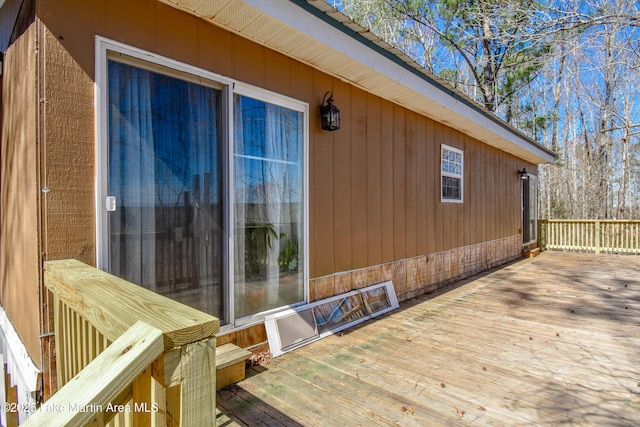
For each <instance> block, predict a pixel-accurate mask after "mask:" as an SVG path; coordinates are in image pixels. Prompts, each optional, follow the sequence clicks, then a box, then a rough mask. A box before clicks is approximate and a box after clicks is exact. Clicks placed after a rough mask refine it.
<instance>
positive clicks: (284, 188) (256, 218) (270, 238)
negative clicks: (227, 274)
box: [233, 95, 305, 318]
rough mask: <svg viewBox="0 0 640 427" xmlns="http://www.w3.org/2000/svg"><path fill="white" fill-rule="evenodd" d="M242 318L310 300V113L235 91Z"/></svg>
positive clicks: (237, 297)
mask: <svg viewBox="0 0 640 427" xmlns="http://www.w3.org/2000/svg"><path fill="white" fill-rule="evenodd" d="M234 114H235V117H234V147H233V162H234V164H233V168H234V180H233V185H234V191H233V197H234V200H233V211H234V260H235V262H234V266H233V270H234V271H233V274H234V284H233V286H234V309H235V313H234V314H235V318H240V317H243V316H248V315H251V314H256V313H259V312H263V311H266V310H270V309H274V308H277V307H283V306H287V305H292V304H296V303H300V302H302V301H304V274H303V272H304V268H303V265H302V262H303V260H304V254H303V249H304V247H305V245H304V241H303V238H304V229H303V220H304V208H303V205H304V175H303V164H304V155H303V153H304V126H303V120H304V114H303V113H302V112H300V111H295V110H291V109H288V108H285V107H282V106H278V105H274V104H271V103H268V102H265V101H261V100H257V99H253V98H250V97H247V96H242V95H235V96H234Z"/></svg>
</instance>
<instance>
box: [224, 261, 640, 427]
mask: <svg viewBox="0 0 640 427" xmlns="http://www.w3.org/2000/svg"><path fill="white" fill-rule="evenodd" d="M639 354H640V257H634V256H615V255H590V254H568V253H557V252H556V253H554V252H545V253H543V254H541V255H540V256H538V257H536V258H531V259H526V260H522V261H518V262H516V263H513V264H510V265H508V266H506V267H503V268H500V269H496V270H494V271H491V272H489V273H486V274H484V275H480V276H476V277H474V278H472V279H470V280H467V281H464V282H461V283H457V284H455V285H452V286H451V287H449V288H447V289H445V290H441V291H438V292H437V293H435V294H430V295H425V296H423V297H420V298H416V299H413V300H410V301H405V302H403V303H401V306H400V309H398V310H396V311H394V312H392V313H390V314H388V315H385V316H382V317H381V318H378V319H376V320H374V321H370V322H365V323H363V324H361V325H358V326H357V327H355V328H352V329H349V330H347V331H344V332H343V333H340V334H337V335H334V336H331V337H328V338H325V339H322V340H320V341H317V342H315V343H312V344H310V345H307V346H305V347H302V348H300V349H297V350H295V351H293V352H290V353H287V354H285V355H283V356H280V357H278V358H276V359H273V360H272V361H270V362H269V363H266V364H264V365H263V366H260V367H256V368H254V369H253V370H252V371H251V372H249V373H248V375H247V379H246V380H245V381H243V382H241V383H239V384H237V385H235V386H231V387H229V388H227V389H224V390H221V391H220V392H219V393H218V397H217V402H218V404H219V409H220V410H221V411H222V412H224V413H225V414H226V415H225V416H226V417H227V418H225V419H229V420H230V421H229V423H228V424H225V425H231V424H233V423H237V425H249V426H253V425H269V426H271V425H275V426H277V425H283V426H335V425H349V426H357V425H362V426H414V425H415V426H425V425H466V424H473V425H498V426H527V425H530V426H534V425H535V426H540V425H543V426H544V425H549V426H552V425H553V426H555V425H580V426H602V425H607V426H633V425H640V359H639V357H638V356H639Z"/></svg>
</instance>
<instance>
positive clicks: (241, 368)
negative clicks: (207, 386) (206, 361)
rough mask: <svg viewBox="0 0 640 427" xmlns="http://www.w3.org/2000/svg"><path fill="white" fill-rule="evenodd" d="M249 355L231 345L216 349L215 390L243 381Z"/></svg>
mask: <svg viewBox="0 0 640 427" xmlns="http://www.w3.org/2000/svg"><path fill="white" fill-rule="evenodd" d="M251 354H252V353H251V352H250V351H248V350H245V349H243V348H240V347H238V346H237V345H235V344H231V343H229V344H223V345H221V346H220V347H216V390H220V389H221V388H223V387H226V386H228V385H231V384H235V383H237V382H239V381H242V380H243V379H244V377H245V362H246V361H247V359H249V358H250V357H251Z"/></svg>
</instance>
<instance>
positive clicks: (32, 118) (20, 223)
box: [0, 26, 40, 364]
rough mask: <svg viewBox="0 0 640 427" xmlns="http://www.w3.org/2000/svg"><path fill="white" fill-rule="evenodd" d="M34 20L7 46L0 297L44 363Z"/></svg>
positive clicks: (34, 354)
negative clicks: (40, 330) (40, 298)
mask: <svg viewBox="0 0 640 427" xmlns="http://www.w3.org/2000/svg"><path fill="white" fill-rule="evenodd" d="M35 46H36V32H35V28H34V26H31V27H30V28H29V29H27V31H25V32H24V33H23V34H22V35H21V36H20V37H19V38H18V39H17V40H16V42H15V43H14V44H13V45H11V46H9V48H8V49H7V52H6V55H5V57H4V65H3V68H4V74H3V78H2V84H3V87H2V95H3V97H2V114H3V117H2V148H1V149H2V176H1V178H0V179H1V180H0V182H1V183H2V186H1V192H0V194H1V208H0V212H1V214H0V215H1V220H0V222H1V229H0V233H1V234H0V235H1V236H2V239H1V240H0V246H1V248H0V272H1V274H2V277H1V280H0V303H1V304H2V307H3V308H4V310H5V311H6V312H7V314H8V315H9V317H10V318H11V321H12V323H13V325H14V327H15V328H16V330H17V331H18V333H19V334H20V336H21V338H22V341H23V342H24V344H25V346H26V347H27V350H28V351H29V354H30V356H31V358H32V359H33V361H34V362H35V363H36V364H39V363H40V342H39V339H38V335H39V323H38V319H39V318H40V315H39V288H38V286H39V266H40V256H39V254H38V230H39V228H40V227H39V224H38V204H39V197H38V196H39V194H40V191H39V189H38V173H37V170H38V169H37V158H38V145H37V126H36V123H37V108H38V103H37V101H36V100H37V91H36V64H37V55H36V54H35V53H34V52H35Z"/></svg>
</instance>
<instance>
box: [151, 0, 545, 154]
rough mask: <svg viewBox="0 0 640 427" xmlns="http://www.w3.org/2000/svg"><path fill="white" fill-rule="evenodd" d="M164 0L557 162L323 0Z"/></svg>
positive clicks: (501, 143) (508, 146)
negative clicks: (343, 29)
mask: <svg viewBox="0 0 640 427" xmlns="http://www.w3.org/2000/svg"><path fill="white" fill-rule="evenodd" d="M160 1H162V2H164V3H167V4H169V5H171V6H173V7H176V8H178V9H181V10H184V11H187V12H189V13H191V14H194V15H196V16H199V17H201V18H204V19H206V20H208V21H210V22H212V23H214V24H215V25H218V26H221V27H223V28H226V29H227V30H229V31H232V32H234V33H237V34H239V35H241V36H243V37H245V38H248V39H250V40H253V41H255V42H256V43H259V44H261V45H264V46H267V47H269V48H271V49H273V50H276V51H278V52H281V53H284V54H286V55H288V56H290V57H292V58H294V59H297V60H299V61H301V62H303V63H305V64H308V65H310V66H312V67H314V68H317V69H319V70H321V71H324V72H326V73H327V74H330V75H333V76H336V77H338V78H340V79H342V80H344V81H347V82H349V83H352V84H354V85H356V86H358V87H360V88H362V89H364V90H366V91H368V92H371V93H373V94H376V95H378V96H380V97H382V98H384V99H388V100H390V101H393V102H395V103H397V104H399V105H402V106H403V107H406V108H408V109H410V110H412V111H415V112H417V113H419V114H422V115H424V116H427V117H430V118H432V119H434V120H436V121H438V122H441V123H443V124H446V125H448V126H450V127H452V128H454V129H457V130H459V131H461V132H463V133H465V134H467V135H469V136H471V137H473V138H476V139H478V140H480V141H482V142H484V143H486V144H488V145H490V146H493V147H496V148H498V149H500V150H503V151H506V152H509V153H512V154H514V155H516V156H518V157H520V158H522V159H525V160H527V161H529V162H531V163H536V164H540V163H549V162H553V161H554V155H553V153H552V152H551V151H550V150H548V149H546V148H545V147H543V146H541V145H540V144H537V143H536V142H534V141H533V140H531V139H530V138H528V137H527V136H525V135H524V134H521V133H520V132H518V131H517V130H515V129H513V128H511V127H509V126H508V125H506V123H504V122H503V121H501V120H500V119H499V118H498V117H497V116H495V115H493V114H491V113H489V112H487V111H484V110H483V109H482V107H480V106H477V105H474V103H473V101H471V100H469V99H468V98H467V97H466V96H464V95H462V94H461V93H460V92H458V91H457V90H455V89H453V88H451V87H449V86H447V85H446V84H444V83H442V82H441V81H440V80H439V79H438V78H437V77H435V76H433V75H432V74H430V73H428V72H427V71H426V70H424V69H423V68H422V67H420V66H419V65H418V64H417V63H415V62H414V61H413V60H411V59H410V58H409V57H408V56H407V55H405V54H404V53H402V52H401V51H399V50H398V49H396V48H393V47H391V46H390V45H388V44H387V43H385V42H383V41H382V40H380V39H379V38H378V37H376V36H375V35H373V34H372V33H371V32H369V31H368V30H366V29H364V28H363V27H361V26H360V25H358V24H356V23H354V22H353V21H351V20H350V19H349V18H348V17H346V16H345V15H343V14H342V13H340V12H338V11H337V10H336V9H334V8H333V7H332V6H331V5H329V4H328V3H327V2H326V1H325V0H307V1H306V2H305V1H304V0H293V1H291V0H160ZM296 3H300V5H298V4H296ZM303 6H304V8H303ZM305 9H307V10H305ZM315 15H317V16H315ZM324 15H326V16H328V17H330V18H332V19H333V21H332V20H331V19H329V18H327V17H326V16H324ZM323 16H324V18H323ZM341 25H342V26H344V27H346V28H348V30H347V32H344V31H342V30H341V29H340V26H341ZM360 37H362V38H363V39H361V40H358V38H360ZM367 43H369V44H367Z"/></svg>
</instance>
